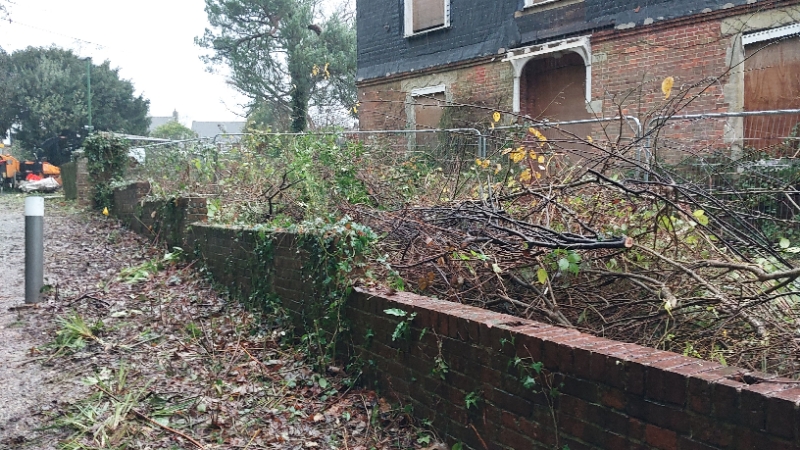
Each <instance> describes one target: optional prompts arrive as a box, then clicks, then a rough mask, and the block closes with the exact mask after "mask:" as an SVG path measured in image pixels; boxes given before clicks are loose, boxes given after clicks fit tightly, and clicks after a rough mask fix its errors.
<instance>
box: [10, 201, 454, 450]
mask: <svg viewBox="0 0 800 450" xmlns="http://www.w3.org/2000/svg"><path fill="white" fill-rule="evenodd" d="M23 203H24V198H23V197H22V196H21V195H16V194H4V195H0V255H2V257H1V258H0V273H2V284H1V285H0V343H2V344H3V345H0V449H3V450H4V449H51V448H70V449H79V448H102V449H123V448H125V449H159V448H164V449H178V448H202V449H209V450H210V449H229V448H246V449H267V448H269V449H284V448H286V449H317V448H319V449H334V448H336V449H338V448H346V449H348V450H367V449H371V448H376V449H384V448H385V449H390V448H425V449H432V448H443V446H442V445H441V444H437V442H438V439H437V436H436V434H435V432H434V431H432V430H426V429H423V428H420V427H418V426H417V424H415V423H414V421H413V420H412V419H411V415H410V414H409V413H410V410H409V409H408V408H407V407H406V406H405V405H402V404H399V403H392V402H390V401H388V400H386V399H384V398H380V397H379V396H377V395H376V394H375V392H372V391H369V390H365V389H362V388H360V387H358V385H357V383H354V382H356V381H357V380H358V369H357V367H354V368H350V369H349V370H348V368H345V367H337V366H336V365H333V364H331V365H327V364H326V365H325V367H322V366H320V365H319V364H315V363H318V361H319V360H318V358H316V356H317V355H313V354H310V353H309V350H308V349H304V348H303V347H302V346H300V345H298V344H297V341H295V340H292V339H291V336H290V334H289V333H287V332H286V331H285V330H284V329H282V328H281V320H280V317H278V316H270V315H269V314H267V315H265V314H262V313H260V312H252V311H247V310H244V309H243V308H242V307H240V306H239V305H238V303H236V302H235V301H233V300H231V299H228V298H226V297H224V296H221V295H220V294H219V293H218V292H216V291H215V290H213V289H212V287H211V286H210V284H209V283H208V282H207V281H206V280H205V279H204V278H203V277H202V275H201V272H202V267H201V266H200V264H199V263H198V262H194V261H187V260H186V259H185V258H180V257H178V255H175V254H172V253H170V252H167V251H166V249H164V248H159V247H157V246H153V245H151V244H150V243H149V242H146V241H145V240H144V239H142V238H141V237H139V236H136V235H134V234H132V233H130V232H129V231H127V230H126V229H124V228H123V227H121V226H120V224H119V223H117V222H116V221H114V220H113V219H108V218H105V217H103V216H101V215H98V214H89V213H87V212H84V211H79V210H77V209H75V207H74V206H73V205H72V204H71V203H68V202H64V201H63V200H61V199H50V200H47V202H46V206H45V260H46V269H45V283H46V284H47V286H49V290H48V291H47V293H46V294H45V295H44V300H43V301H42V302H41V303H40V304H39V305H38V306H36V307H26V306H25V305H24V290H23V286H24V279H23V277H24V274H23V267H24V228H23V224H24V217H23ZM315 367H316V368H317V370H315Z"/></svg>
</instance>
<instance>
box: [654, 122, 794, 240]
mask: <svg viewBox="0 0 800 450" xmlns="http://www.w3.org/2000/svg"><path fill="white" fill-rule="evenodd" d="M647 130H648V131H647V136H646V138H645V141H646V144H645V148H646V150H645V153H646V155H647V162H648V167H649V168H650V169H651V170H652V174H653V175H659V176H662V177H669V178H671V179H674V180H675V181H676V182H678V183H682V184H694V185H696V186H698V188H701V189H703V190H705V191H707V192H708V193H709V194H710V195H714V196H715V197H716V198H718V199H720V200H721V201H724V202H726V204H727V205H728V206H729V208H730V210H731V211H735V212H736V216H737V217H735V218H734V217H731V219H732V220H736V221H738V222H743V223H744V224H746V225H747V226H751V227H755V228H757V229H768V230H771V231H772V232H781V233H796V232H800V223H799V222H798V220H797V218H798V217H800V206H798V205H800V195H799V194H800V191H798V189H800V159H798V156H800V150H798V149H800V141H799V140H798V131H800V110H775V111H750V112H738V113H717V114H697V115H684V116H671V117H663V118H656V119H653V120H651V121H650V122H649V123H648V125H647Z"/></svg>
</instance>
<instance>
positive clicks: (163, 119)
mask: <svg viewBox="0 0 800 450" xmlns="http://www.w3.org/2000/svg"><path fill="white" fill-rule="evenodd" d="M179 117H180V116H178V111H177V110H174V111H172V115H171V116H160V117H150V128H149V129H148V130H147V132H148V133H152V132H153V130H155V129H156V128H158V127H160V126H161V125H164V124H166V123H169V122H173V121H174V122H177V121H178V119H179Z"/></svg>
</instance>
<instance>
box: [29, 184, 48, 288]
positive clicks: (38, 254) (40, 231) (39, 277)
mask: <svg viewBox="0 0 800 450" xmlns="http://www.w3.org/2000/svg"><path fill="white" fill-rule="evenodd" d="M42 286H44V197H27V198H26V199H25V303H38V302H39V300H40V297H41V292H42Z"/></svg>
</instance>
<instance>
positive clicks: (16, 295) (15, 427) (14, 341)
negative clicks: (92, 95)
mask: <svg viewBox="0 0 800 450" xmlns="http://www.w3.org/2000/svg"><path fill="white" fill-rule="evenodd" d="M46 220H47V219H46ZM24 225H25V218H24V197H23V196H21V195H17V194H3V195H0V274H1V276H0V343H2V345H0V448H14V445H15V444H19V443H22V442H23V438H24V440H27V439H28V438H29V436H30V435H31V434H32V433H33V428H35V427H36V425H37V423H38V422H39V420H40V415H41V413H42V412H44V411H46V410H47V409H48V408H51V407H52V406H50V405H52V404H53V402H54V400H55V401H57V399H58V394H57V393H56V392H54V389H55V386H54V385H53V384H52V382H53V381H54V379H55V378H56V374H55V373H54V372H53V371H50V370H48V369H45V368H42V367H41V366H40V365H38V364H24V363H25V362H26V361H27V360H29V359H30V358H31V354H30V353H31V350H32V349H33V348H35V347H36V345H37V344H38V343H39V342H37V339H36V336H34V333H35V330H36V328H37V327H35V326H33V327H32V326H31V325H33V324H32V323H30V322H29V321H28V319H27V318H26V310H25V308H22V309H16V310H14V308H18V307H20V306H21V305H24V303H25V288H24V280H25V278H24V277H25V270H24V264H25V228H24ZM53 226H54V224H53V221H52V220H47V221H46V222H45V228H46V229H48V231H49V230H51V229H52V228H53ZM46 234H47V236H46V238H45V239H46V240H45V248H47V244H48V242H47V241H49V240H50V239H52V233H46ZM48 256H51V255H48ZM44 448H47V447H44Z"/></svg>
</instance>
